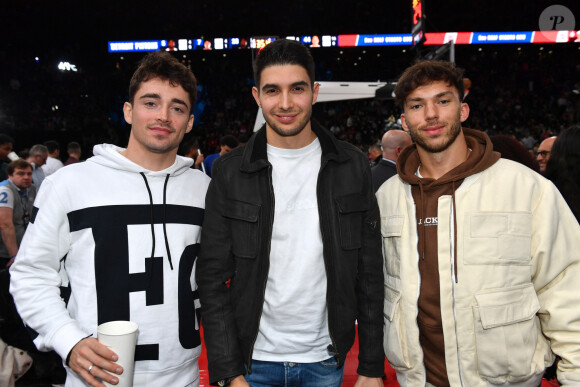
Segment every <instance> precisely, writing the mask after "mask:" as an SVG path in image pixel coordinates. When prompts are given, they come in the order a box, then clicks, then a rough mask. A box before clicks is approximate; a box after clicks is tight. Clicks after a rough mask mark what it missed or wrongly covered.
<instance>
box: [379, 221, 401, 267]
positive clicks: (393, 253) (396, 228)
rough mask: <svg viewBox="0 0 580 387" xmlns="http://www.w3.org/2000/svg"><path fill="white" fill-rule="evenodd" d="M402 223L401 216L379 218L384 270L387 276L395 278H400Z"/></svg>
mask: <svg viewBox="0 0 580 387" xmlns="http://www.w3.org/2000/svg"><path fill="white" fill-rule="evenodd" d="M404 221H405V217H404V216H403V215H391V216H387V217H381V234H382V236H383V259H384V262H385V269H386V271H387V274H388V275H389V276H391V277H395V278H401V248H402V242H401V235H402V233H403V224H404Z"/></svg>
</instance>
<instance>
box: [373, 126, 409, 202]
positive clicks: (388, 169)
mask: <svg viewBox="0 0 580 387" xmlns="http://www.w3.org/2000/svg"><path fill="white" fill-rule="evenodd" d="M412 142H413V141H412V140H411V136H409V135H408V134H407V133H406V132H404V131H402V130H396V129H395V130H389V131H388V132H387V133H385V134H384V135H383V139H382V140H381V146H382V148H383V152H382V156H383V157H382V160H380V161H379V163H378V164H377V165H375V166H374V167H372V168H371V173H372V176H373V188H374V190H375V192H377V190H378V189H379V188H380V186H381V185H382V184H383V183H384V182H385V181H387V180H388V179H389V178H390V177H391V176H394V175H396V174H397V163H396V162H397V158H398V157H399V154H400V153H401V151H402V150H403V149H404V148H405V147H406V146H407V145H411V143H412Z"/></svg>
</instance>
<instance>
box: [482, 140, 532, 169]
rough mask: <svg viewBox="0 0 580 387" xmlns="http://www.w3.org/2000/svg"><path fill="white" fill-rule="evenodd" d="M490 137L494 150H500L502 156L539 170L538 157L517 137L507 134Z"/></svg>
mask: <svg viewBox="0 0 580 387" xmlns="http://www.w3.org/2000/svg"><path fill="white" fill-rule="evenodd" d="M489 138H490V140H491V142H492V144H493V150H494V151H496V152H499V153H500V154H501V157H503V158H504V159H508V160H513V161H517V162H518V163H520V164H523V165H525V166H526V167H528V168H530V169H533V170H534V171H536V172H538V171H539V169H540V167H539V165H538V162H537V161H536V159H534V157H533V156H532V154H531V153H530V152H529V151H528V150H527V149H526V147H525V146H524V145H523V144H522V143H520V142H519V141H518V140H516V139H515V138H513V137H511V136H507V135H505V134H496V135H493V136H489Z"/></svg>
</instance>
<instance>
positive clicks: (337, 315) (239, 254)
mask: <svg viewBox="0 0 580 387" xmlns="http://www.w3.org/2000/svg"><path fill="white" fill-rule="evenodd" d="M312 129H313V131H314V133H315V134H316V135H317V136H318V139H319V141H320V145H321V148H322V161H321V168H320V173H319V175H318V184H317V196H318V210H319V215H320V228H321V231H322V240H323V255H324V264H325V267H326V278H327V296H326V302H327V307H328V326H329V331H330V337H331V339H332V344H331V345H330V346H329V350H330V352H331V353H333V354H334V356H335V357H336V359H337V360H338V364H339V366H342V365H343V364H344V360H345V358H346V354H347V352H348V351H349V350H350V348H351V346H352V344H353V342H354V338H355V320H358V330H359V350H360V351H359V367H358V373H359V374H360V375H364V376H369V377H381V376H383V368H384V352H383V347H382V343H383V293H384V288H383V258H382V252H381V236H380V216H379V210H378V207H377V202H376V198H375V196H374V193H373V189H372V184H371V173H370V168H369V164H368V160H367V158H366V156H365V155H364V154H363V153H362V152H361V151H360V150H359V149H357V148H356V147H354V146H352V145H350V144H348V143H345V142H342V141H338V140H336V139H335V138H334V136H333V135H332V134H331V133H330V132H328V131H327V130H326V129H324V128H322V127H321V126H319V125H317V124H316V123H315V122H312ZM212 172H213V173H212V175H213V179H212V181H211V183H210V186H209V190H208V192H207V196H206V208H205V218H204V223H203V229H202V236H201V250H200V254H199V260H198V262H197V270H196V272H197V274H196V277H197V284H198V287H199V295H200V301H201V306H202V324H203V330H204V337H205V343H206V347H207V358H208V363H209V378H210V383H212V384H214V383H216V382H217V381H219V380H222V379H226V378H229V377H232V376H237V375H242V374H244V373H245V370H244V363H245V364H246V365H247V366H248V369H249V372H251V359H252V350H253V346H254V342H255V340H256V337H257V335H258V329H259V325H260V317H261V314H262V305H263V302H264V293H265V291H266V281H267V278H268V270H269V264H270V262H269V255H270V242H271V235H272V225H273V222H274V191H273V188H272V166H271V164H270V163H269V162H268V159H267V153H266V130H265V128H264V127H263V128H262V129H261V130H260V131H259V132H258V133H256V135H254V136H253V137H252V138H251V139H250V141H249V142H248V143H247V144H246V145H245V146H243V147H239V148H236V149H234V150H233V151H231V152H230V153H228V154H226V155H224V156H221V157H219V158H218V159H217V160H216V162H215V163H214V166H213V170H212ZM298 227H299V226H298ZM230 279H231V281H229V280H230Z"/></svg>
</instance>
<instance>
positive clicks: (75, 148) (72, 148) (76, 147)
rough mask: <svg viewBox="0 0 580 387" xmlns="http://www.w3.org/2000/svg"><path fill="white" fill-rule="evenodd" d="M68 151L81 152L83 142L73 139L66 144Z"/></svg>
mask: <svg viewBox="0 0 580 387" xmlns="http://www.w3.org/2000/svg"><path fill="white" fill-rule="evenodd" d="M66 150H67V152H69V153H70V152H79V151H80V150H81V144H79V143H78V142H76V141H71V142H69V143H68V145H67V146H66Z"/></svg>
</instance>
